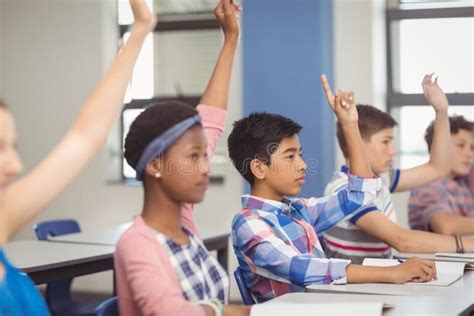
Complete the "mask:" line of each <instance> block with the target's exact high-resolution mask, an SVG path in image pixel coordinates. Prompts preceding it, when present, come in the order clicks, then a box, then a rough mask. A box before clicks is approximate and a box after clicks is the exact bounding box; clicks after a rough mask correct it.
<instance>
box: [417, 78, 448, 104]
mask: <svg viewBox="0 0 474 316" xmlns="http://www.w3.org/2000/svg"><path fill="white" fill-rule="evenodd" d="M421 86H422V87H423V93H424V94H425V98H426V100H427V101H428V102H429V103H430V104H431V105H432V106H433V108H434V109H435V111H436V112H438V111H443V112H447V111H448V106H449V103H448V99H447V98H446V94H444V92H443V90H441V88H440V86H439V85H438V77H436V78H435V79H434V81H433V74H427V75H425V77H424V78H423V82H422V83H421Z"/></svg>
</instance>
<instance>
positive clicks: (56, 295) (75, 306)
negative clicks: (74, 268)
mask: <svg viewBox="0 0 474 316" xmlns="http://www.w3.org/2000/svg"><path fill="white" fill-rule="evenodd" d="M34 230H35V233H36V237H37V238H38V240H48V236H53V237H54V236H61V235H67V234H72V233H79V232H81V228H80V227H79V223H78V222H77V221H75V220H73V219H65V220H52V221H44V222H40V223H38V224H36V225H34ZM72 280H73V279H66V280H61V281H55V282H49V283H48V284H47V285H46V298H45V299H46V303H47V304H48V308H49V310H50V312H51V314H52V315H54V316H93V315H95V310H96V307H97V306H98V305H99V304H101V303H102V302H103V300H100V301H91V302H76V301H74V300H73V298H72V295H71V284H72Z"/></svg>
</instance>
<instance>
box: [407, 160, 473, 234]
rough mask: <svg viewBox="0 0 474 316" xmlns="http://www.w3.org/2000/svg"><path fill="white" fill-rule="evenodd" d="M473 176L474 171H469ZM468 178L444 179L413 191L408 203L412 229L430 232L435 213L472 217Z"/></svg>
mask: <svg viewBox="0 0 474 316" xmlns="http://www.w3.org/2000/svg"><path fill="white" fill-rule="evenodd" d="M472 174H474V169H472V171H471V179H474V178H472ZM470 181H471V180H469V178H468V177H461V178H458V179H456V180H453V179H451V178H444V179H441V180H439V181H436V182H432V183H430V184H428V185H425V186H423V187H421V188H418V189H416V190H413V191H412V192H411V194H410V200H409V202H408V210H409V223H410V227H411V228H413V229H420V230H427V231H429V230H430V227H429V222H430V218H431V216H432V215H433V214H435V213H446V214H453V215H459V216H465V217H471V218H473V217H474V192H473V187H474V185H473V184H471V183H470Z"/></svg>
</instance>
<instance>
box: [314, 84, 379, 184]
mask: <svg viewBox="0 0 474 316" xmlns="http://www.w3.org/2000/svg"><path fill="white" fill-rule="evenodd" d="M321 82H322V85H323V88H324V92H325V93H326V96H327V99H328V104H329V106H330V107H331V109H332V110H333V111H334V113H335V114H336V116H337V120H338V121H339V123H340V124H341V127H342V131H343V133H344V138H345V139H346V143H347V147H348V152H349V165H350V166H349V170H351V173H352V174H354V175H356V176H359V177H363V178H372V177H373V173H372V169H371V168H370V164H369V160H368V158H367V154H366V152H365V145H364V142H363V140H362V136H361V135H360V130H359V125H358V121H359V116H358V114H357V108H356V105H355V101H354V93H353V92H350V93H347V92H341V91H337V92H336V95H335V96H334V95H333V93H332V91H331V87H330V86H329V83H328V81H327V78H326V75H322V76H321Z"/></svg>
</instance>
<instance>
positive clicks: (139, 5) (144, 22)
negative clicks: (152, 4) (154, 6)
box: [130, 0, 157, 33]
mask: <svg viewBox="0 0 474 316" xmlns="http://www.w3.org/2000/svg"><path fill="white" fill-rule="evenodd" d="M130 6H131V8H132V12H133V17H134V19H135V20H134V22H133V26H134V27H139V28H140V29H143V31H145V32H147V33H148V32H151V31H153V29H154V28H155V26H156V22H157V18H156V14H153V13H152V12H151V11H150V8H149V7H148V4H147V3H146V1H145V0H130Z"/></svg>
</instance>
